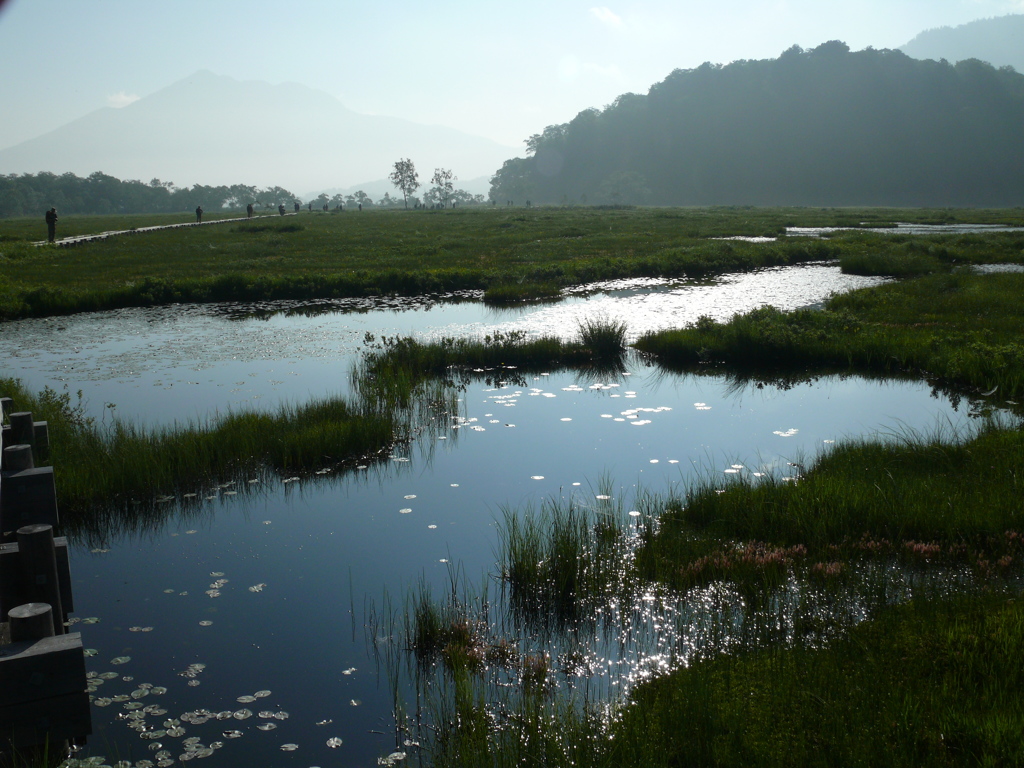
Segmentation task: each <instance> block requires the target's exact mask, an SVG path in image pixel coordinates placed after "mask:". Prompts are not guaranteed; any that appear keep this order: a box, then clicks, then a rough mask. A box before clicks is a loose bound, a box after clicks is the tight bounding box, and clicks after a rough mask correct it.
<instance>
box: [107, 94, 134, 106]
mask: <svg viewBox="0 0 1024 768" xmlns="http://www.w3.org/2000/svg"><path fill="white" fill-rule="evenodd" d="M138 100H139V97H138V96H136V95H135V94H134V93H125V92H124V91H118V92H117V93H112V94H110V95H109V96H107V106H108V107H113V108H114V109H120V108H121V107H127V106H128V105H129V104H131V103H132V102H133V101H138Z"/></svg>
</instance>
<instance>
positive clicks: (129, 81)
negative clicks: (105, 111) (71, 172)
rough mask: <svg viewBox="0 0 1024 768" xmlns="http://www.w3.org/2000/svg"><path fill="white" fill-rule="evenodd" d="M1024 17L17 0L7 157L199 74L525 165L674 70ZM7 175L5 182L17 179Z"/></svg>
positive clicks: (894, 8)
mask: <svg viewBox="0 0 1024 768" xmlns="http://www.w3.org/2000/svg"><path fill="white" fill-rule="evenodd" d="M1021 12H1024V0H843V1H842V2H838V1H836V0H675V1H674V2H670V1H669V0H624V1H623V2H617V1H616V0H581V1H580V2H577V1H576V0H445V1H444V2H440V3H439V2H436V1H431V0H413V1H412V2H407V1H406V0H390V1H389V2H367V1H366V0H358V1H356V0H299V2H284V1H283V0H275V1H274V2H269V0H244V1H243V0H216V1H215V2H209V0H173V2H148V1H147V2H140V1H139V0H0V74H2V77H0V149H2V148H6V147H9V146H12V145H14V144H17V143H19V142H21V141H24V140H26V139H30V138H34V137H36V136H39V135H42V134H44V133H46V132H48V131H50V130H53V129H54V128H57V127H59V126H61V125H63V124H65V123H68V122H70V121H71V120H74V119H76V118H78V117H81V116H82V115H85V114H87V113H89V112H92V111H94V110H96V109H99V108H101V107H106V106H113V107H117V106H124V105H126V104H129V103H131V102H132V101H133V100H135V99H137V98H139V97H143V96H146V95H148V94H151V93H154V92H156V91H158V90H160V89H162V88H164V87H166V86H168V85H170V84H171V83H174V82H176V81H178V80H181V79H182V78H184V77H186V76H188V75H190V74H192V73H193V72H195V71H197V70H200V69H208V70H211V71H213V72H215V73H217V74H221V75H228V76H231V77H234V78H236V79H239V80H263V81H266V82H270V83H281V82H298V83H302V84H304V85H307V86H310V87H312V88H317V89H320V90H323V91H326V92H327V93H330V94H332V95H333V96H335V97H337V98H338V99H340V100H341V101H342V102H343V103H344V104H345V105H346V106H348V107H349V108H351V109H353V110H355V111H357V112H364V113H369V114H379V115H391V116H396V117H402V118H406V119H408V120H413V121H416V122H419V123H428V124H440V125H447V126H451V127H454V128H458V129H460V130H463V131H466V132H468V133H473V134H477V135H481V136H486V137H489V138H491V139H494V140H495V141H498V142H500V143H502V144H505V145H508V146H510V147H515V148H516V149H518V150H519V151H520V152H522V150H523V143H522V142H523V141H524V140H525V139H526V138H527V137H528V136H530V135H531V134H534V133H539V132H541V131H542V130H543V129H544V127H545V126H547V125H552V124H556V123H563V122H566V121H568V120H570V119H572V117H573V116H575V115H576V114H577V113H578V112H580V111H581V110H583V109H587V108H589V107H603V106H605V105H607V104H610V103H611V102H612V101H613V100H614V99H615V97H616V96H618V95H619V94H622V93H627V92H635V93H646V92H647V90H648V89H649V88H650V86H651V85H652V84H654V83H656V82H658V81H660V80H662V79H664V78H665V76H666V75H668V74H669V73H670V72H671V71H672V70H674V69H679V68H682V69H687V68H692V67H696V66H699V65H700V64H701V63H703V62H705V61H711V62H715V63H722V64H725V63H728V62H730V61H734V60H736V59H763V58H774V57H776V56H778V55H779V54H780V53H781V52H782V51H784V50H786V49H787V48H789V47H791V46H792V45H794V44H795V45H800V46H802V47H804V48H813V47H814V46H816V45H819V44H820V43H822V42H825V41H827V40H837V39H838V40H843V41H845V42H846V43H847V44H848V45H850V47H851V48H853V49H854V50H859V49H862V48H866V47H868V46H872V47H875V48H895V47H898V46H900V45H903V44H904V43H906V42H908V41H910V40H911V39H912V38H913V37H914V36H915V35H917V34H918V33H919V32H922V31H924V30H926V29H931V28H934V27H940V26H956V25H959V24H964V23H967V22H969V21H973V20H975V19H980V18H989V17H993V16H1001V15H1004V14H1007V13H1021ZM0 172H2V169H0Z"/></svg>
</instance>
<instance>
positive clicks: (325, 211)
mask: <svg viewBox="0 0 1024 768" xmlns="http://www.w3.org/2000/svg"><path fill="white" fill-rule="evenodd" d="M328 210H330V206H329V205H327V203H324V213H327V211H328Z"/></svg>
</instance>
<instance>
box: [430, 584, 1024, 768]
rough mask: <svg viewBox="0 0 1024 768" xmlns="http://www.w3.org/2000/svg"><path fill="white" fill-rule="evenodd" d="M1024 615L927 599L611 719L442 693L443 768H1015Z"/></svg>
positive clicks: (709, 665)
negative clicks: (822, 643)
mask: <svg viewBox="0 0 1024 768" xmlns="http://www.w3.org/2000/svg"><path fill="white" fill-rule="evenodd" d="M1022 642H1024V604H1022V603H1021V601H1020V600H1019V599H1015V598H1007V597H1006V596H1005V595H992V594H990V595H980V596H979V595H974V596H971V597H969V598H955V599H951V600H947V601H939V602H922V601H915V602H912V603H910V604H908V605H904V606H900V607H895V608H890V609H888V610H886V611H883V612H882V613H881V614H880V615H878V616H877V617H876V618H874V619H872V620H871V621H867V622H864V623H862V624H860V625H859V626H857V627H855V628H854V629H853V630H852V631H851V632H850V633H849V634H848V635H847V636H844V637H842V638H839V639H837V640H835V641H833V642H832V643H830V644H829V645H828V646H825V647H811V646H796V647H774V648H771V649H767V650H761V651H741V652H737V653H733V654H728V655H722V656H719V657H717V658H715V659H711V660H708V661H704V662H701V663H698V664H695V665H693V666H691V667H688V668H682V669H678V670H676V671H674V672H672V673H670V674H668V675H664V676H661V677H659V678H656V679H654V680H652V681H649V682H645V683H642V684H640V685H639V686H638V687H637V688H636V690H634V691H633V692H632V693H631V694H630V696H629V697H628V699H627V700H626V701H624V702H620V703H619V704H618V705H617V706H613V707H612V708H611V710H604V711H602V710H601V709H600V708H597V707H594V706H588V705H587V703H586V702H585V701H584V702H580V701H579V700H578V697H576V696H559V695H554V696H552V695H550V694H546V693H544V692H543V690H541V689H537V688H532V689H531V688H515V689H510V688H509V687H508V686H504V687H500V688H499V689H498V692H497V693H496V692H495V691H493V690H488V689H487V687H486V684H485V682H484V680H483V679H482V677H481V676H479V675H474V674H472V673H471V672H469V671H463V672H462V673H461V674H458V675H456V676H454V677H452V678H449V679H448V681H447V682H446V683H438V684H436V688H435V699H434V702H433V704H432V706H431V707H430V709H431V711H433V712H437V713H439V714H440V715H441V716H442V717H443V724H442V725H441V726H440V727H436V728H431V729H429V730H428V731H427V738H428V741H427V744H426V749H427V756H428V762H429V764H430V765H434V766H438V767H441V766H515V765H552V766H555V765H574V766H579V768H612V767H613V766H623V765H630V766H632V765H643V766H655V767H657V766H665V768H669V767H670V766H671V767H672V768H676V767H678V766H695V767H696V766H720V767H721V768H731V767H732V766H736V768H740V767H743V768H747V767H748V766H757V767H761V766H764V767H772V768H775V767H778V768H782V767H784V766H793V765H800V766H852V765H864V766H869V765H870V766H907V767H908V768H910V767H912V766H913V767H916V766H922V765H927V766H965V765H986V766H1015V765H1019V764H1021V761H1022V760H1024V742H1022V741H1021V739H1020V731H1021V728H1022V727H1024V698H1022V697H1021V695H1020V686H1021V684H1022V683H1024V662H1022V661H1021V657H1020V653H1019V649H1020V646H1021V643H1022Z"/></svg>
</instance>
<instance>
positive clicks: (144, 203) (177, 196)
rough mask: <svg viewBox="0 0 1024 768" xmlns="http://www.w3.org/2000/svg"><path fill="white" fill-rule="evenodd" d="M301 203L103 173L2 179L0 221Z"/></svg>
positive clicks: (270, 190) (247, 190)
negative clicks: (44, 214) (48, 213)
mask: <svg viewBox="0 0 1024 768" xmlns="http://www.w3.org/2000/svg"><path fill="white" fill-rule="evenodd" d="M296 199H297V198H296V197H295V195H293V194H292V193H291V192H289V191H288V190H287V189H284V188H283V187H267V188H264V189H261V188H259V187H253V186H249V185H246V184H233V185H231V186H216V187H210V186H204V185H202V184H196V185H194V186H192V187H176V186H175V185H174V183H173V182H169V181H166V182H165V181H160V179H152V180H151V181H150V182H149V183H146V182H143V181H139V180H136V179H127V180H121V179H116V178H114V177H113V176H108V175H107V174H105V173H101V172H99V171H97V172H96V173H92V174H90V175H89V176H86V177H84V178H83V177H80V176H76V175H75V174H73V173H63V174H60V175H58V174H54V173H48V172H42V173H36V174H32V173H25V174H22V175H20V176H19V175H18V174H9V175H3V174H0V216H5V217H12V216H35V215H38V214H39V212H40V211H44V210H46V209H48V208H50V207H56V208H57V209H58V210H59V211H60V212H61V213H68V214H89V213H99V214H112V213H173V212H179V211H192V210H194V209H195V208H196V207H197V206H202V207H203V209H204V210H207V211H216V210H221V209H224V208H245V206H246V205H248V204H249V203H256V204H260V205H263V206H266V207H268V208H272V209H276V208H277V206H278V205H280V204H285V205H288V206H291V205H292V203H293V201H294V200H296Z"/></svg>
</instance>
